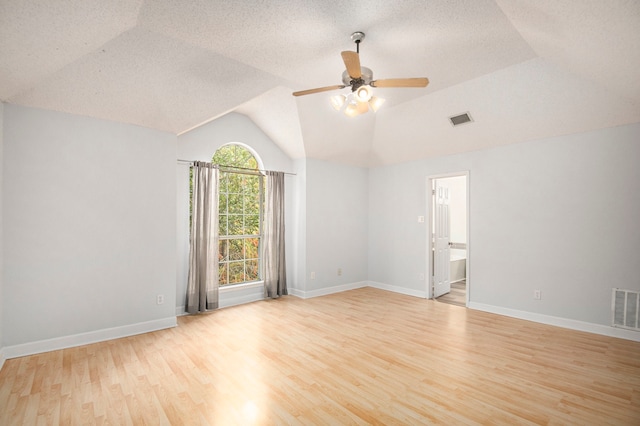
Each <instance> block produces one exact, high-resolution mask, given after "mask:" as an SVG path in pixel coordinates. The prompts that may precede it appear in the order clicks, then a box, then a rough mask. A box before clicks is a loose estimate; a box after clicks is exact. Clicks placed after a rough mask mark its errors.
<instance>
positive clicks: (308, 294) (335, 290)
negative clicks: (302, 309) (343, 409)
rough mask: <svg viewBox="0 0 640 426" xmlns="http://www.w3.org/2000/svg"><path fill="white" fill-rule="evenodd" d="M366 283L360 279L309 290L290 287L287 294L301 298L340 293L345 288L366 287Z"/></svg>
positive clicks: (345, 289)
mask: <svg viewBox="0 0 640 426" xmlns="http://www.w3.org/2000/svg"><path fill="white" fill-rule="evenodd" d="M368 285H369V283H367V282H366V281H360V282H356V283H349V284H341V285H336V286H333V287H326V288H320V289H318V290H311V291H302V290H297V289H291V291H289V294H291V295H293V296H297V297H300V298H301V299H310V298H312V297H319V296H326V295H329V294H334V293H341V292H343V291H347V290H354V289H356V288H362V287H367V286H368Z"/></svg>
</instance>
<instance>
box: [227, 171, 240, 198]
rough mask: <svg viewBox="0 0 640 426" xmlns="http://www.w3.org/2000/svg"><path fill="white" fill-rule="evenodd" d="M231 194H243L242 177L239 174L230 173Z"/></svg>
mask: <svg viewBox="0 0 640 426" xmlns="http://www.w3.org/2000/svg"><path fill="white" fill-rule="evenodd" d="M228 175H229V193H230V194H231V193H233V194H241V193H242V176H243V175H241V174H238V173H229V174H228Z"/></svg>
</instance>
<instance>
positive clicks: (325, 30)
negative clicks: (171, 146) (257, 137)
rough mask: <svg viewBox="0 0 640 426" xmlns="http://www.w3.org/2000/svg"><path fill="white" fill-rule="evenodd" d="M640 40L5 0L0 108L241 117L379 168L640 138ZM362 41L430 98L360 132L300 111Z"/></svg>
mask: <svg viewBox="0 0 640 426" xmlns="http://www.w3.org/2000/svg"><path fill="white" fill-rule="evenodd" d="M638 28H640V2H638V1H636V0H627V1H625V0H607V1H596V0H593V1H591V0H589V1H586V0H585V1H582V0H573V1H569V0H564V1H563V0H449V1H445V0H440V1H436V0H407V1H389V0H371V1H364V0H363V1H353V2H343V1H338V0H287V1H264V0H251V1H250V0H242V1H233V2H232V1H211V0H193V1H186V0H184V1H179V0H153V1H151V0H112V1H104V0H64V1H56V0H0V100H2V101H3V102H8V103H14V104H19V105H26V106H33V107H38V108H45V109H51V110H57V111H63V112H69V113H74V114H80V115H86V116H91V117H97V118H102V119H107V120H114V121H120V122H126V123H132V124H137V125H141V126H146V127H150V128H154V129H159V130H163V131H167V132H172V133H175V134H180V133H184V132H186V131H188V130H190V129H193V128H195V127H197V126H199V125H201V124H202V123H205V122H208V121H210V120H212V119H215V118H217V117H220V116H222V115H224V114H226V113H229V112H231V111H235V112H238V113H241V114H245V115H247V116H249V117H250V118H251V119H252V120H253V121H254V122H255V123H256V124H257V125H258V126H259V127H260V128H262V130H263V131H264V132H265V133H266V134H267V135H269V136H270V138H271V139H272V140H273V141H274V142H275V143H276V144H278V145H279V146H280V147H281V148H282V149H283V150H284V151H285V152H286V153H287V154H288V155H289V156H291V157H292V158H300V157H311V158H318V159H325V160H331V161H338V162H343V163H348V164H353V165H357V166H374V165H379V164H390V163H398V162H402V161H408V160H413V159H416V158H426V157H433V156H438V155H447V154H453V153H459V152H464V151H469V150H477V149H483V148H487V147H491V146H497V145H502V144H508V143H515V142H521V141H526V140H534V139H538V138H544V137H550V136H557V135H564V134H569V133H575V132H583V131H588V130H593V129H598V128H604V127H611V126H616V125H622V124H627V123H633V122H639V121H640V71H639V70H640V31H639V30H638ZM354 31H363V32H365V33H366V38H365V40H364V41H363V42H362V44H361V46H360V59H361V62H362V64H363V65H364V66H367V67H369V68H371V69H372V70H373V72H374V79H375V78H403V77H428V78H429V80H430V82H431V83H430V85H429V86H428V87H427V88H423V89H413V88H412V89H406V88H405V89H386V88H385V89H383V88H379V89H376V95H378V96H381V97H383V98H385V99H386V103H385V104H384V105H383V106H382V108H381V109H380V110H379V111H378V112H377V113H375V114H374V113H371V112H370V113H367V114H363V115H361V116H358V117H355V118H348V117H346V116H344V115H343V114H340V113H337V112H336V111H335V110H333V109H332V108H331V106H330V105H329V101H328V98H329V96H330V95H331V94H333V93H331V92H325V93H318V94H314V95H309V96H303V97H293V96H292V95H291V92H292V91H297V90H303V89H309V88H315V87H321V86H329V85H335V84H340V83H341V74H342V71H343V70H344V64H343V62H342V59H341V57H340V52H341V51H342V50H354V49H355V47H354V44H353V43H352V41H351V39H350V37H349V36H350V34H351V33H352V32H354ZM344 91H348V89H343V92H344ZM463 112H469V113H470V114H471V116H472V117H473V119H474V121H473V122H472V123H469V124H465V125H462V126H459V127H455V128H454V127H453V126H452V125H451V124H450V122H449V120H448V117H450V116H452V115H457V114H459V113H463ZM247 142H250V141H247Z"/></svg>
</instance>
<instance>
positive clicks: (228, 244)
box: [211, 144, 263, 286]
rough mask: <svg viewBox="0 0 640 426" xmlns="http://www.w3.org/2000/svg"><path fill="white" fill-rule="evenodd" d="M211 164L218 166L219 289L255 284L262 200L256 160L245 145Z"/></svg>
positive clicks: (226, 150) (224, 150)
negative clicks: (227, 286)
mask: <svg viewBox="0 0 640 426" xmlns="http://www.w3.org/2000/svg"><path fill="white" fill-rule="evenodd" d="M211 162H212V163H214V164H218V165H219V166H220V185H219V191H220V200H219V209H218V213H219V238H220V242H219V251H218V259H219V265H220V266H219V272H220V276H219V282H220V285H221V286H223V285H231V284H240V283H246V282H252V281H258V280H260V279H261V273H260V272H261V267H260V265H261V261H260V239H261V234H262V229H261V226H262V198H263V197H262V193H263V176H262V174H261V173H260V171H259V166H260V161H259V158H257V155H256V154H254V153H253V152H251V151H250V150H249V149H248V148H247V147H245V146H244V145H241V144H227V145H223V146H222V147H220V148H219V149H218V150H217V151H216V152H215V154H214V155H213V158H212V160H211Z"/></svg>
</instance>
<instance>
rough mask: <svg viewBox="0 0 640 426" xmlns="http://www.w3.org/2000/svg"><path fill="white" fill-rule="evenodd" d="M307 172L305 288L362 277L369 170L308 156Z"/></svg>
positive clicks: (358, 279) (365, 241)
mask: <svg viewBox="0 0 640 426" xmlns="http://www.w3.org/2000/svg"><path fill="white" fill-rule="evenodd" d="M306 172H307V173H306V180H307V182H306V183H307V185H306V251H307V253H306V257H307V261H306V270H307V271H306V277H307V280H306V291H314V290H320V289H323V288H327V287H334V286H338V285H344V284H351V283H356V282H361V281H366V280H367V245H368V242H369V239H368V236H367V231H368V213H369V212H368V205H369V202H368V197H369V194H368V191H367V185H368V176H369V172H368V170H367V169H363V168H357V167H352V166H345V165H341V164H336V163H330V162H326V161H321V160H314V159H307V167H306ZM339 268H340V269H342V275H338V269H339ZM312 272H315V279H311V273H312Z"/></svg>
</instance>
